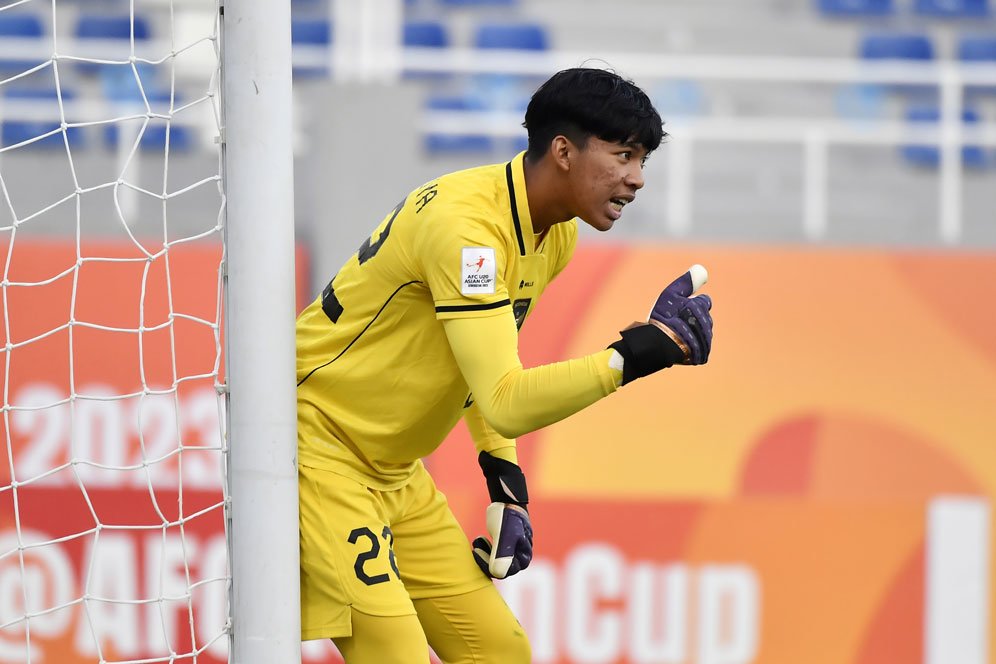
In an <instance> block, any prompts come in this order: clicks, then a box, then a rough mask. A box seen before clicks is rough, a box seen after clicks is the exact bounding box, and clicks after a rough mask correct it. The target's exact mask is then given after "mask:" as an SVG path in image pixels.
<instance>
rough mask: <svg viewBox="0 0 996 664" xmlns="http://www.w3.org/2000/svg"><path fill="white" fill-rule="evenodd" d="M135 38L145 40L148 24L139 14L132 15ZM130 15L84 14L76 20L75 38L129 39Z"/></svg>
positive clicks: (147, 33)
mask: <svg viewBox="0 0 996 664" xmlns="http://www.w3.org/2000/svg"><path fill="white" fill-rule="evenodd" d="M134 25H135V39H136V40H137V41H141V40H147V39H148V38H149V36H150V32H149V24H148V22H147V21H146V20H145V19H144V18H142V17H141V16H135V17H134ZM131 29H132V17H130V16H123V15H122V16H108V15H104V14H84V15H82V16H80V18H79V20H78V21H77V22H76V31H75V33H74V34H75V35H76V38H77V39H125V40H127V39H131Z"/></svg>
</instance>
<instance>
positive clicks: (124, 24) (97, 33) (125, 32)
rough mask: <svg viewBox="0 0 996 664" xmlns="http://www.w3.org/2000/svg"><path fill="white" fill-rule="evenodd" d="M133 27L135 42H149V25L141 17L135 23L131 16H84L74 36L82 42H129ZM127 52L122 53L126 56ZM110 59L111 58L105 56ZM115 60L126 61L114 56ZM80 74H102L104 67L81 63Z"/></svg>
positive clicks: (78, 21)
mask: <svg viewBox="0 0 996 664" xmlns="http://www.w3.org/2000/svg"><path fill="white" fill-rule="evenodd" d="M132 25H134V30H135V41H136V42H138V41H147V40H148V39H149V37H150V31H149V24H148V22H147V21H146V20H145V19H144V18H142V17H141V16H135V17H134V21H133V20H132V17H131V16H125V15H113V16H112V15H105V14H83V15H81V16H80V17H79V20H77V22H76V28H75V30H74V32H73V34H74V36H75V37H76V38H77V39H79V40H82V41H86V40H116V41H121V42H129V41H130V40H131V37H132ZM125 53H126V51H122V54H125ZM105 57H108V59H110V57H109V56H105ZM113 59H116V60H124V59H126V58H125V56H124V55H117V56H114V58H113ZM76 67H77V69H78V70H79V72H80V73H83V74H96V73H98V72H100V70H101V67H102V65H100V64H98V63H95V62H80V63H77V65H76Z"/></svg>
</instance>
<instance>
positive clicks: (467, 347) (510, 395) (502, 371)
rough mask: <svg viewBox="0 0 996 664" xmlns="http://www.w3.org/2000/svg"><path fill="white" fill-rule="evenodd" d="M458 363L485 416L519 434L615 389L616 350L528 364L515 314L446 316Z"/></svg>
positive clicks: (618, 378) (618, 376)
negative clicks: (526, 366) (521, 357)
mask: <svg viewBox="0 0 996 664" xmlns="http://www.w3.org/2000/svg"><path fill="white" fill-rule="evenodd" d="M443 328H444V330H445V331H446V337H447V339H448V340H449V345H450V348H451V350H452V351H453V356H454V357H455V358H456V361H457V365H458V366H459V367H460V371H461V372H462V373H463V377H464V379H465V380H466V381H467V385H468V386H469V387H470V390H471V392H472V394H473V395H474V400H475V402H476V404H477V405H478V407H479V408H480V411H481V414H482V415H483V416H484V419H485V420H486V422H487V423H488V424H489V425H490V426H491V427H492V428H494V430H495V431H496V432H497V433H498V434H500V435H501V436H503V437H504V438H516V437H518V436H521V435H523V434H526V433H529V432H530V431H535V430H536V429H540V428H542V427H545V426H547V425H549V424H552V423H554V422H557V421H559V420H562V419H564V418H565V417H567V416H568V415H573V414H574V413H576V412H578V411H579V410H581V409H583V408H585V407H586V406H589V405H591V404H592V403H594V402H595V401H598V400H599V399H601V398H602V397H605V396H608V395H609V394H611V393H612V392H614V391H615V390H616V388H617V387H618V386H619V385H620V383H621V382H622V372H620V371H619V370H617V369H613V368H611V367H610V366H609V358H610V357H611V356H612V353H613V351H612V350H604V351H600V352H598V353H593V354H591V355H587V356H585V357H580V358H576V359H573V360H567V361H564V362H556V363H553V364H546V365H542V366H538V367H532V368H529V369H524V368H523V367H522V363H521V362H520V361H519V356H518V350H517V347H518V331H517V330H516V327H515V320H514V319H513V317H512V316H511V315H499V316H486V317H476V318H458V319H450V320H445V321H443Z"/></svg>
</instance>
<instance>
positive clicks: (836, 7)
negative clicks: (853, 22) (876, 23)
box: [818, 0, 896, 17]
mask: <svg viewBox="0 0 996 664" xmlns="http://www.w3.org/2000/svg"><path fill="white" fill-rule="evenodd" d="M818 2H819V10H820V13H821V14H823V15H824V16H834V17H836V16H858V17H861V16H891V15H892V14H894V13H895V12H896V7H895V5H894V3H893V0H818Z"/></svg>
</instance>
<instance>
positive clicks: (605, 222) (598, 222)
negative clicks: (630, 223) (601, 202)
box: [581, 217, 616, 233]
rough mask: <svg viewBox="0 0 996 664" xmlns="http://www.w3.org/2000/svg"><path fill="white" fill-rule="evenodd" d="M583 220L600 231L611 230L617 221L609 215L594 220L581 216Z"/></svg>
mask: <svg viewBox="0 0 996 664" xmlns="http://www.w3.org/2000/svg"><path fill="white" fill-rule="evenodd" d="M581 220H582V221H583V222H584V223H586V224H588V225H589V226H591V227H592V228H594V229H595V230H596V231H599V232H600V233H604V232H606V231H608V230H611V229H612V227H613V226H614V225H615V223H616V222H615V220H613V219H609V218H608V217H601V218H596V219H595V220H594V221H588V220H587V219H585V218H584V217H581Z"/></svg>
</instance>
